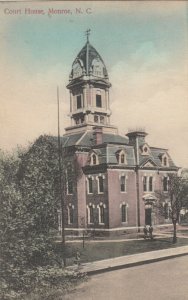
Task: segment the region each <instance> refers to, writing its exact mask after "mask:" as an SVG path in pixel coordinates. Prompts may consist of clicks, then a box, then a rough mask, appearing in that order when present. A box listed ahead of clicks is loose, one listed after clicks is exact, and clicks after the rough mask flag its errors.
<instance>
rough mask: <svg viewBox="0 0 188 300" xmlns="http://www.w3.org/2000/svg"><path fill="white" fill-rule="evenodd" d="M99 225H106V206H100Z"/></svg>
mask: <svg viewBox="0 0 188 300" xmlns="http://www.w3.org/2000/svg"><path fill="white" fill-rule="evenodd" d="M99 223H103V224H104V205H103V204H100V206H99Z"/></svg>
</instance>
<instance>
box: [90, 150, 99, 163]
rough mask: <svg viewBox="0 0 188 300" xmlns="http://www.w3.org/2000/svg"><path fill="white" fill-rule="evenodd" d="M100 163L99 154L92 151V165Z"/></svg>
mask: <svg viewBox="0 0 188 300" xmlns="http://www.w3.org/2000/svg"><path fill="white" fill-rule="evenodd" d="M98 163H99V161H98V156H97V155H96V154H95V153H92V154H91V157H90V165H98Z"/></svg>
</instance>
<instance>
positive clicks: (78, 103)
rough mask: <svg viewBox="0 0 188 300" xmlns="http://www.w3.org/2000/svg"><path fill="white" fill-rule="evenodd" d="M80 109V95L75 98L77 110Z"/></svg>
mask: <svg viewBox="0 0 188 300" xmlns="http://www.w3.org/2000/svg"><path fill="white" fill-rule="evenodd" d="M81 107H82V99H81V95H79V96H77V109H79V108H81Z"/></svg>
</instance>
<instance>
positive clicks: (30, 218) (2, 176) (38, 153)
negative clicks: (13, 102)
mask: <svg viewBox="0 0 188 300" xmlns="http://www.w3.org/2000/svg"><path fill="white" fill-rule="evenodd" d="M58 189H59V184H58V161H57V146H56V141H55V140H54V139H53V138H50V137H48V136H41V137H39V138H38V139H37V140H36V142H35V143H34V144H33V145H32V146H30V148H29V150H28V151H27V152H26V151H25V152H24V151H21V150H20V151H19V154H18V156H13V155H7V154H6V155H5V154H4V153H2V152H1V153H0V201H1V203H0V204H1V210H0V243H1V258H0V259H1V279H2V286H1V288H2V290H3V291H4V294H3V295H2V296H1V299H6V290H7V289H10V290H11V291H14V292H18V291H19V292H20V291H22V290H30V289H31V288H32V287H33V285H35V284H36V283H37V281H39V280H40V277H41V276H43V275H41V274H44V273H45V278H46V277H47V273H48V270H51V268H52V267H53V268H54V267H55V268H58V266H61V261H62V257H61V255H62V253H60V252H59V253H58V252H57V251H55V249H54V247H55V246H54V243H53V240H52V237H51V233H52V231H53V230H54V229H57V213H56V212H57V209H58V205H59V190H58ZM41 268H42V269H41ZM43 268H47V269H46V271H45V272H44V271H42V270H43ZM50 272H52V271H50ZM12 296H13V295H12ZM9 297H10V295H9Z"/></svg>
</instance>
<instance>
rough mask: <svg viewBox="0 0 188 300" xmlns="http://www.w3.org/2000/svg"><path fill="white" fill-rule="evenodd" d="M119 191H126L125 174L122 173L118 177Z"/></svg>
mask: <svg viewBox="0 0 188 300" xmlns="http://www.w3.org/2000/svg"><path fill="white" fill-rule="evenodd" d="M120 191H121V192H125V191H126V178H125V175H122V176H121V177H120Z"/></svg>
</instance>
